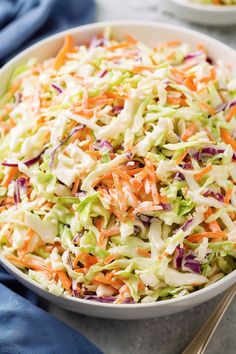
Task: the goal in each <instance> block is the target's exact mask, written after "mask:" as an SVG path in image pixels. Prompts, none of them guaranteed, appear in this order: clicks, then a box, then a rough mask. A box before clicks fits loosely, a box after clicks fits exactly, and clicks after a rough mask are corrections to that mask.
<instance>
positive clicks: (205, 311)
mask: <svg viewBox="0 0 236 354" xmlns="http://www.w3.org/2000/svg"><path fill="white" fill-rule="evenodd" d="M164 1H165V0H159V1H158V0H97V9H98V14H97V20H98V21H106V20H119V19H123V20H125V19H133V20H152V21H156V20H158V21H163V22H172V23H176V24H182V25H183V26H186V27H190V28H194V29H196V30H199V31H202V32H205V33H208V34H210V35H212V36H213V37H216V38H218V39H220V40H221V41H223V42H225V43H227V44H229V45H231V46H232V47H234V48H236V26H233V27H229V28H221V29H217V28H207V27H202V26H201V27H199V26H197V25H191V24H188V23H186V22H182V21H180V20H178V19H177V18H175V17H173V16H172V15H170V14H168V13H166V12H164V13H163V12H162V11H161V6H160V5H161V4H162V3H163V2H164ZM219 300H220V297H217V298H215V299H214V300H211V301H210V302H207V303H204V304H202V305H200V306H198V307H195V308H193V309H191V310H188V311H185V312H182V313H180V314H176V315H172V316H167V317H162V318H155V319H151V320H138V321H113V320H103V319H98V318H92V317H87V316H82V315H78V314H74V313H72V312H69V311H66V310H63V309H60V308H58V307H56V306H53V305H50V304H48V303H46V302H43V303H42V306H43V307H44V308H45V309H47V310H48V311H49V312H50V313H51V314H53V315H54V316H56V317H57V318H59V319H61V320H63V321H65V322H66V323H68V324H69V325H70V326H72V327H74V328H75V329H77V330H79V331H80V332H81V333H83V334H84V335H85V336H87V337H88V338H89V339H91V340H92V341H93V342H94V343H95V344H96V345H97V346H98V347H99V348H100V349H101V350H102V351H103V352H104V353H105V354H155V353H158V354H179V353H181V351H182V350H183V349H184V348H185V346H186V345H187V344H188V343H189V341H190V340H191V339H192V338H193V336H194V335H195V333H196V332H197V331H198V329H199V328H200V327H201V325H202V324H203V323H204V321H205V320H206V319H207V318H208V316H209V315H210V314H211V312H212V311H213V309H214V308H215V306H216V305H217V303H218V301H219ZM235 318H236V299H235V300H234V302H233V303H232V304H231V306H230V308H229V309H228V311H227V313H226V315H225V316H224V318H223V320H222V321H221V323H220V325H219V327H218V329H217V331H216V333H215V335H214V337H213V339H212V340H211V342H210V343H209V346H208V348H207V351H206V354H233V353H236V321H235ZM193 354H194V353H193Z"/></svg>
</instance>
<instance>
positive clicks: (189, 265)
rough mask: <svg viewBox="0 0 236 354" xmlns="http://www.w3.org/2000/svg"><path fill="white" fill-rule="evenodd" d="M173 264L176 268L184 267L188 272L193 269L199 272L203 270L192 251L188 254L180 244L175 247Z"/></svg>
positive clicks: (194, 271)
mask: <svg viewBox="0 0 236 354" xmlns="http://www.w3.org/2000/svg"><path fill="white" fill-rule="evenodd" d="M173 266H174V268H177V269H182V270H184V271H187V272H189V271H191V272H193V273H198V274H200V272H201V265H200V263H199V262H198V261H197V260H196V256H195V255H194V254H193V253H192V252H190V253H188V254H186V253H185V251H184V248H181V247H180V246H177V247H176V249H175V254H174V258H173Z"/></svg>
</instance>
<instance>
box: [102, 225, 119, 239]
mask: <svg viewBox="0 0 236 354" xmlns="http://www.w3.org/2000/svg"><path fill="white" fill-rule="evenodd" d="M101 233H102V234H103V236H104V237H110V236H114V235H118V234H119V233H120V227H119V226H113V227H112V228H111V229H108V230H102V231H101Z"/></svg>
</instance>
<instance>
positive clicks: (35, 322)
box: [0, 273, 101, 354]
mask: <svg viewBox="0 0 236 354" xmlns="http://www.w3.org/2000/svg"><path fill="white" fill-rule="evenodd" d="M0 278H2V279H3V278H5V280H6V279H7V280H6V281H9V280H10V281H12V280H11V279H8V278H9V276H8V275H6V274H4V273H2V274H0ZM0 328H1V330H0V353H1V354H32V353H34V354H66V353H70V354H80V353H81V354H101V351H100V350H98V349H97V348H96V347H95V346H94V345H93V344H92V343H90V342H89V341H88V340H87V339H86V338H85V337H83V336H82V335H81V334H79V333H78V332H76V331H75V330H73V329H72V328H70V327H69V326H67V325H66V324H65V323H63V322H61V321H58V320H56V319H55V318H53V317H52V316H50V315H49V314H48V313H47V312H45V311H43V310H41V309H40V308H39V307H36V306H35V305H33V304H32V303H30V302H29V301H27V300H25V299H23V298H22V297H21V296H19V295H17V294H16V293H15V292H13V291H11V290H9V289H8V288H7V287H5V286H3V285H2V284H0Z"/></svg>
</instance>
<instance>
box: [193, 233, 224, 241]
mask: <svg viewBox="0 0 236 354" xmlns="http://www.w3.org/2000/svg"><path fill="white" fill-rule="evenodd" d="M225 236H226V234H225V232H223V231H219V232H201V233H199V234H194V235H191V236H188V237H187V240H188V241H189V242H198V241H201V240H202V239H203V238H204V237H207V238H210V239H211V238H213V239H214V238H223V237H225Z"/></svg>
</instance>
